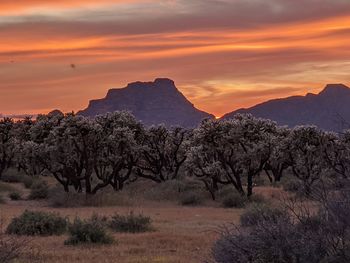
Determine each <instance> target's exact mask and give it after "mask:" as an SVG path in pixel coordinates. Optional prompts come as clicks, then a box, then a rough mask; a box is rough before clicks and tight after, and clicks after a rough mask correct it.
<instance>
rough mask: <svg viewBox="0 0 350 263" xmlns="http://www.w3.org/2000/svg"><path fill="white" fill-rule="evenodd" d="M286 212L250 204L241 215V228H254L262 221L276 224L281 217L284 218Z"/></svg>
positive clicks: (267, 206)
mask: <svg viewBox="0 0 350 263" xmlns="http://www.w3.org/2000/svg"><path fill="white" fill-rule="evenodd" d="M286 216H287V215H286V212H285V211H283V210H281V209H278V208H276V207H272V206H269V205H261V204H252V205H250V206H249V207H248V208H247V209H246V210H245V211H244V212H243V214H242V215H241V217H240V222H241V226H244V227H249V226H255V225H257V224H258V223H259V222H262V221H263V220H265V221H267V220H269V221H271V222H276V221H278V220H279V219H280V218H282V217H286Z"/></svg>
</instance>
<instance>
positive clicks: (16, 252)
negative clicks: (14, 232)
mask: <svg viewBox="0 0 350 263" xmlns="http://www.w3.org/2000/svg"><path fill="white" fill-rule="evenodd" d="M2 224H3V222H2V220H1V219H0V262H2V263H10V262H13V261H14V260H16V259H17V258H18V257H19V256H20V255H21V253H22V250H24V249H25V248H26V246H27V244H28V240H25V239H21V240H19V239H18V238H15V237H11V236H7V235H6V234H5V233H4V232H3V228H2Z"/></svg>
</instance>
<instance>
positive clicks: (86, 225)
mask: <svg viewBox="0 0 350 263" xmlns="http://www.w3.org/2000/svg"><path fill="white" fill-rule="evenodd" d="M106 224H107V223H106V222H105V220H101V218H99V217H98V216H96V215H94V216H92V217H91V218H90V219H87V220H82V219H80V218H75V220H74V222H73V223H72V224H71V225H70V226H69V227H68V232H69V238H68V239H67V240H66V241H65V244H66V245H79V244H111V243H113V241H114V240H113V237H112V236H111V235H109V234H108V233H107V229H106Z"/></svg>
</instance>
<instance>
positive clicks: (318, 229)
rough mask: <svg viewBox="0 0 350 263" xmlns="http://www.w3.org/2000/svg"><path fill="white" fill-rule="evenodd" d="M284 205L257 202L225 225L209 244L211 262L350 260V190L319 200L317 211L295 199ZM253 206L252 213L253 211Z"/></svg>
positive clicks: (312, 262)
mask: <svg viewBox="0 0 350 263" xmlns="http://www.w3.org/2000/svg"><path fill="white" fill-rule="evenodd" d="M286 202H287V203H284V205H285V206H284V209H285V210H276V208H266V207H264V208H262V207H255V208H254V209H253V210H247V211H249V213H246V214H245V215H244V216H242V219H241V223H242V224H243V225H245V226H247V227H242V226H238V227H233V228H231V229H228V228H226V229H224V230H223V231H222V233H221V237H220V238H219V240H218V241H217V242H216V243H215V245H214V247H213V249H212V255H213V258H214V260H215V261H214V262H217V263H227V262H241V263H246V262H250V263H259V262H271V263H289V262H300V263H319V262H324V263H326V262H329V263H345V262H350V192H349V191H344V192H337V194H336V195H331V196H328V198H326V199H324V198H323V199H321V200H319V207H320V209H319V210H318V211H315V207H314V206H310V203H309V202H304V203H303V202H302V201H301V202H300V201H298V199H295V200H288V201H286ZM251 211H252V212H251Z"/></svg>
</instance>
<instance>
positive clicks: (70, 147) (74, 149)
mask: <svg viewBox="0 0 350 263" xmlns="http://www.w3.org/2000/svg"><path fill="white" fill-rule="evenodd" d="M37 125H38V126H39V127H37ZM40 127H44V128H47V129H46V132H41V133H39V135H40V136H37V134H38V133H35V135H34V138H36V139H37V141H38V143H37V144H38V145H35V144H33V147H36V148H37V149H38V152H37V155H36V156H37V158H38V160H39V162H40V163H41V165H42V166H43V167H44V168H45V170H46V172H48V173H49V174H51V175H53V176H54V177H55V178H56V180H57V181H58V182H59V183H60V184H62V186H63V187H64V189H65V191H66V192H68V191H69V186H70V185H73V186H74V188H75V190H76V191H79V192H81V191H83V190H85V192H86V193H87V194H90V193H92V174H93V168H94V161H95V160H96V158H97V157H96V154H97V153H98V148H99V147H100V145H99V140H100V138H101V133H102V129H101V127H100V126H99V125H98V124H96V123H94V122H93V121H92V120H90V119H87V118H84V117H82V116H76V115H74V114H67V115H65V116H63V117H62V116H59V115H56V116H54V117H41V119H40V120H39V121H38V122H37V123H36V124H35V125H34V127H33V130H34V132H36V131H38V130H39V129H40ZM82 182H84V184H82ZM83 187H84V188H85V189H83Z"/></svg>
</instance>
